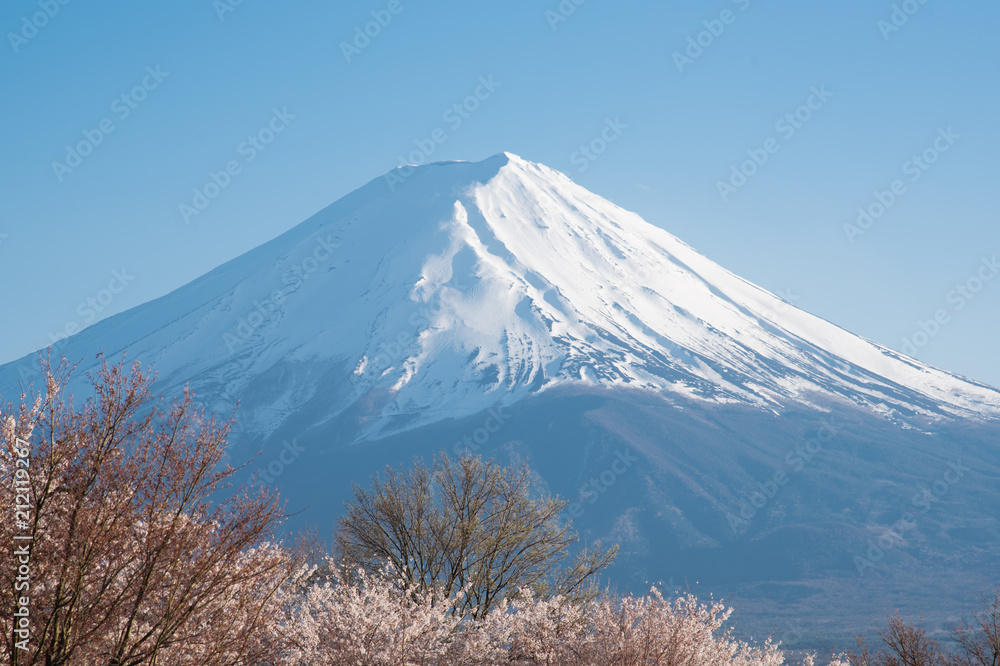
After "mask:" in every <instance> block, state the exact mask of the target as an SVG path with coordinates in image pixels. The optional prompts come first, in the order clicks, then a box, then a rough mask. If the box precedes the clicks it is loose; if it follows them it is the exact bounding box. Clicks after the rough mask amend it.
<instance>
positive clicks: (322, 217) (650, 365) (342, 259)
mask: <svg viewBox="0 0 1000 666" xmlns="http://www.w3.org/2000/svg"><path fill="white" fill-rule="evenodd" d="M102 348H103V349H104V350H105V351H106V352H108V354H109V355H110V356H112V357H114V356H116V355H117V354H118V353H119V352H120V351H121V350H126V349H127V350H128V353H129V358H131V359H139V360H141V361H143V362H144V363H147V364H149V365H151V366H152V367H153V368H154V369H156V370H157V371H158V372H159V376H160V379H161V382H162V383H165V384H167V385H169V388H177V387H179V386H180V385H182V384H183V383H184V382H188V381H190V382H191V383H192V386H194V387H195V389H196V390H197V391H199V392H200V393H201V394H202V395H206V396H209V397H210V398H211V399H212V400H214V401H217V402H218V403H219V404H225V403H227V402H232V401H234V400H235V399H236V398H240V399H241V400H243V401H244V409H243V410H242V414H243V415H242V417H241V426H242V428H243V429H249V430H251V431H253V432H255V433H258V434H261V435H266V434H268V433H270V432H273V431H274V430H275V429H277V428H278V427H280V426H281V424H283V423H284V422H285V421H286V420H287V419H288V418H290V417H291V416H292V415H295V414H298V413H301V412H302V411H303V408H304V406H306V405H308V406H309V412H310V414H311V417H310V418H312V420H313V424H318V423H322V422H324V421H327V420H330V419H333V418H336V417H339V416H342V415H344V414H348V413H350V414H355V417H354V418H355V420H356V422H357V424H358V427H357V432H356V434H355V435H356V436H355V440H356V441H357V440H361V439H375V438H378V437H382V436H386V435H389V434H393V433H397V432H401V431H405V430H408V429H411V428H416V427H418V426H420V425H424V424H427V423H432V422H435V421H439V420H442V419H446V418H461V417H464V416H467V415H469V414H473V413H476V412H479V411H480V410H483V409H485V408H487V407H489V406H491V405H495V404H497V403H501V404H505V405H509V404H512V403H514V402H517V401H518V400H520V399H522V398H524V397H525V396H527V395H529V394H532V393H535V392H539V391H547V390H549V389H551V388H553V387H556V386H564V385H570V384H574V383H581V382H582V383H587V384H600V385H608V386H628V387H633V388H642V389H649V390H653V391H657V392H662V393H664V394H666V395H672V394H677V395H679V396H683V397H685V398H696V399H699V400H704V401H709V402H714V403H745V404H749V405H756V406H758V407H760V408H761V409H767V410H771V411H776V412H781V410H782V409H784V408H785V407H786V406H788V405H791V404H797V405H809V406H815V407H820V408H823V406H824V405H826V404H829V403H830V402H831V401H834V402H840V403H843V402H847V403H850V404H854V405H857V406H861V407H863V408H865V409H870V410H874V411H876V412H881V413H883V414H885V415H888V416H890V417H891V418H906V417H912V416H927V417H932V418H947V417H962V418H973V419H992V418H995V417H997V416H998V415H1000V392H998V391H997V390H996V389H993V388H990V387H988V386H985V385H982V384H978V383H975V382H972V381H969V380H967V379H965V378H962V377H959V376H956V375H954V374H951V373H948V372H944V371H942V370H938V369H935V368H932V367H930V366H927V365H925V364H923V363H920V362H919V361H916V360H913V359H911V358H908V357H906V356H904V355H902V354H899V353H897V352H894V351H891V350H889V349H886V348H884V347H881V346H879V345H877V344H875V343H873V342H870V341H868V340H865V339H863V338H860V337H858V336H855V335H853V334H851V333H849V332H847V331H844V330H842V329H840V328H838V327H836V326H834V325H833V324H831V323H829V322H826V321H824V320H822V319H819V318H818V317H815V316H812V315H810V314H808V313H806V312H803V311H801V310H799V309H796V308H795V307H792V306H790V305H788V304H787V303H784V302H782V301H781V299H779V298H777V297H776V296H774V295H773V294H771V293H769V292H767V291H765V290H763V289H761V288H759V287H757V286H755V285H753V284H751V283H749V282H747V281H746V280H743V279H741V278H739V277H737V276H736V275H733V274H732V273H730V272H729V271H726V270H725V269H723V268H721V267H720V266H718V265H717V264H715V263H713V262H712V261H710V260H708V259H707V258H705V257H704V256H702V255H701V254H699V253H698V252H696V251H695V250H693V249H692V248H690V247H689V246H687V245H686V244H684V243H683V242H681V241H680V240H678V239H677V238H675V237H674V236H672V235H670V234H669V233H667V232H666V231H664V230H662V229H660V228H658V227H656V226H654V225H651V224H649V223H647V222H645V221H644V220H643V219H641V218H640V217H639V216H638V215H636V214H634V213H630V212H628V211H625V210H623V209H621V208H619V207H618V206H616V205H614V204H612V203H610V202H609V201H607V200H605V199H603V198H601V197H599V196H597V195H595V194H593V193H591V192H589V191H587V190H586V189H584V188H582V187H580V186H578V185H576V184H574V183H573V182H572V181H571V180H570V179H569V178H567V177H566V176H565V175H563V174H561V173H559V172H557V171H554V170H552V169H550V168H548V167H545V166H543V165H540V164H534V163H531V162H528V161H526V160H523V159H521V158H519V157H517V156H515V155H511V154H509V153H502V154H500V155H496V156H494V157H491V158H489V159H487V160H484V161H482V162H478V163H468V162H447V163H437V164H431V165H427V166H422V167H405V168H400V169H396V170H394V171H393V172H390V173H389V174H387V175H386V177H384V178H379V179H376V180H374V181H372V182H371V183H369V184H368V185H366V186H365V187H363V188H361V189H360V190H358V191H356V192H354V193H353V194H351V195H349V196H347V197H345V198H343V199H341V200H340V201H338V202H337V203H335V204H333V205H332V206H330V207H328V208H327V209H325V210H323V211H321V212H320V213H318V214H317V215H315V216H314V217H312V218H311V219H309V220H307V221H306V222H304V223H302V224H301V225H299V226H297V227H295V228H294V229H292V230H290V231H289V232H287V233H285V234H283V235H282V236H279V237H278V238H276V239H274V240H272V241H271V242H269V243H267V244H265V245H262V246H260V247H258V248H256V249H255V250H253V251H251V252H248V253H246V254H245V255H243V256H241V257H238V258H237V259H234V260H233V261H230V262H228V263H226V264H225V265H223V266H221V267H219V268H218V269H216V270H214V271H212V272H210V273H208V274H206V275H205V276H203V277H201V278H200V279H198V280H195V281H194V282H192V283H190V284H188V285H186V286H184V287H182V288H180V289H178V290H176V291H174V292H173V293H171V294H168V295H167V296H164V297H162V298H160V299H158V300H156V301H153V302H150V303H147V304H145V305H143V306H140V307H137V308H134V309H132V310H129V311H127V312H125V313H122V314H120V315H118V316H116V317H113V318H111V319H108V320H106V321H103V322H100V323H98V324H96V325H94V326H92V327H91V328H89V329H87V330H85V331H84V332H82V333H80V334H78V335H76V336H74V337H73V338H71V339H70V340H69V341H68V342H67V343H65V346H64V348H63V349H60V350H58V351H59V352H60V353H65V354H67V355H68V356H70V357H72V358H82V357H84V356H90V355H92V354H93V353H95V352H96V351H98V350H99V349H102ZM12 367H13V366H7V367H6V368H0V377H2V378H3V379H0V386H2V387H6V388H11V387H12V386H13V385H14V381H16V378H17V375H16V374H15V373H14V372H12ZM22 367H23V364H22ZM83 369H85V368H83ZM5 394H9V393H7V392H5Z"/></svg>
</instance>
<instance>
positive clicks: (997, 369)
mask: <svg viewBox="0 0 1000 666" xmlns="http://www.w3.org/2000/svg"><path fill="white" fill-rule="evenodd" d="M64 1H66V0H64ZM576 1H577V2H579V0H576ZM373 12H374V14H373ZM378 19H381V21H382V23H383V24H384V25H378V24H371V25H367V24H370V23H371V22H372V21H376V20H378ZM904 19H905V20H904ZM893 21H895V22H893ZM998 22H1000V5H997V4H996V3H991V2H986V1H985V0H982V1H963V0H950V1H949V2H945V1H944V0H925V1H924V2H923V3H921V2H920V0H907V2H896V3H893V2H891V1H890V0H864V1H862V0H843V1H841V2H837V3H832V2H830V3H813V2H801V0H770V1H769V2H764V1H763V0H714V1H712V2H675V3H661V2H651V1H650V2H646V1H638V0H618V1H617V2H609V1H608V0H586V1H585V2H582V3H581V4H576V3H575V2H574V1H573V0H565V1H564V2H562V4H560V2H559V1H558V0H535V1H532V2H518V1H508V2H503V3H501V2H481V3H468V2H465V3H459V2H456V1H452V0H439V1H438V2H434V3H431V2H421V1H420V0H392V1H390V0H378V1H373V2H338V3H320V2H307V1H304V0H289V1H286V2H282V3H265V2H260V1H259V0H243V1H242V2H240V3H239V4H235V0H218V1H217V2H213V1H212V0H197V1H191V0H180V1H178V2H175V3H170V4H164V5H156V4H150V3H140V4H131V3H129V4H120V3H114V4H107V5H105V4H101V3H85V2H75V1H68V2H67V4H62V3H61V2H60V1H59V0H40V1H39V0H34V1H33V2H28V1H22V0H17V1H14V2H8V3H5V4H4V6H3V8H2V10H0V28H2V30H3V32H4V35H5V37H4V41H3V44H2V45H0V86H2V88H0V89H2V90H3V91H5V95H4V104H3V109H4V110H3V114H4V120H5V123H4V125H5V127H4V130H5V131H4V132H3V138H2V139H0V182H2V183H3V190H2V192H3V195H2V196H0V279H2V281H3V284H4V286H5V289H4V290H3V296H2V299H3V301H2V305H3V311H4V313H5V321H4V326H3V333H2V334H0V362H5V361H8V360H12V359H14V358H17V357H20V356H22V355H23V354H26V353H28V352H30V351H32V350H33V349H37V348H39V347H42V346H44V345H46V344H48V343H49V341H50V340H51V339H52V337H53V336H57V335H58V334H59V333H60V332H62V331H65V330H67V329H69V330H73V329H74V328H75V327H82V326H85V325H88V324H90V323H93V321H96V320H99V319H100V318H103V317H105V316H108V315H110V314H114V313H115V312H119V311H122V310H124V309H127V308H129V307H132V306H135V305H138V304H140V303H143V302H145V301H148V300H150V299H153V298H155V297H157V296H159V295H162V294H164V293H167V292H169V291H171V290H173V289H175V288H176V287H178V286H180V285H182V284H184V283H186V282H188V281H190V280H192V279H193V278H195V277H197V276H199V275H201V274H203V273H205V272H206V271H208V270H210V269H211V268H213V267H215V266H217V265H218V264H220V263H222V262H224V261H226V260H228V259H230V258H232V257H234V256H237V255H239V254H241V253H243V252H245V251H246V250H249V249H251V248H253V247H255V246H257V245H259V244H261V243H262V242H264V241H266V240H268V239H270V238H272V237H274V236H276V235H278V234H280V233H281V232H283V231H285V230H287V229H289V228H291V227H292V226H294V225H296V224H297V223H299V222H301V221H302V220H304V219H305V218H306V217H308V216H309V215H311V214H312V213H314V212H316V211H317V210H319V209H321V208H323V207H324V206H326V205H328V204H330V203H332V202H333V201H335V200H336V199H338V198H340V197H341V196H343V195H345V194H347V193H349V192H350V191H352V190H354V189H355V188H357V187H359V186H361V185H363V184H364V183H366V182H367V181H369V180H371V179H372V178H375V177H378V176H380V175H382V174H383V173H384V172H386V171H388V170H389V169H391V168H393V167H394V166H396V165H397V164H399V162H400V156H401V155H402V156H403V157H404V159H406V160H407V161H409V155H410V154H411V153H413V151H416V150H418V145H420V144H418V143H417V142H422V145H424V146H429V145H430V144H428V143H427V140H428V139H429V137H431V136H432V135H434V132H435V130H440V131H439V132H438V133H437V134H436V136H437V138H438V139H439V142H438V143H434V151H433V154H430V155H427V156H426V161H436V160H439V159H468V160H480V159H483V158H486V157H488V156H490V155H492V154H495V153H498V152H500V151H503V150H506V151H510V152H514V153H517V154H519V155H521V156H522V157H525V158H526V159H530V160H533V161H537V162H542V163H545V164H547V165H549V166H551V167H553V168H556V169H559V170H561V171H564V172H565V173H567V174H568V175H570V176H571V177H572V178H574V179H575V180H576V181H577V182H579V183H580V184H582V185H584V186H585V187H587V188H589V189H591V190H593V191H594V192H596V193H598V194H600V195H602V196H605V197H607V198H609V199H611V200H612V201H614V202H616V203H618V204H619V205H621V206H623V207H625V208H628V209H631V210H634V211H636V212H638V213H640V214H641V215H642V216H643V217H645V218H646V219H647V220H648V221H650V222H652V223H653V224H657V225H659V226H662V227H663V228H665V229H667V230H668V231H670V232H671V233H673V234H675V235H676V236H678V237H680V238H681V239H683V240H685V241H686V242H688V243H689V244H691V245H692V246H694V247H695V248H697V249H698V250H700V251H701V252H703V253H704V254H706V255H707V256H708V257H710V258H711V259H713V260H715V261H717V262H719V263H721V264H722V265H723V266H725V267H727V268H729V269H730V270H732V271H734V272H736V273H738V274H740V275H742V276H743V277H745V278H747V279H749V280H751V281H753V282H756V283H757V284H760V285H761V286H763V287H765V288H768V289H770V290H772V291H774V292H776V293H779V294H780V295H782V296H784V297H786V298H787V299H788V300H790V301H792V302H793V303H794V304H795V305H797V306H799V307H802V308H804V309H806V310H808V311H810V312H812V313H814V314H817V315H819V316H822V317H824V318H826V319H828V320H830V321H833V322H835V323H837V324H839V325H841V326H843V327H844V328H847V329H849V330H851V331H854V332H856V333H859V334H861V335H864V336H866V337H868V338H871V339H873V340H875V341H877V342H880V343H882V344H885V345H887V346H889V347H892V348H896V349H904V348H905V346H906V343H905V342H904V341H909V342H910V345H911V346H910V348H909V349H906V351H908V352H909V353H911V354H915V355H916V356H917V357H918V358H920V359H921V360H924V361H927V362H930V363H932V364H934V365H938V366H940V367H943V368H946V369H949V370H953V371H955V372H959V373H961V374H964V375H967V376H970V377H972V378H975V379H979V380H981V381H984V382H987V383H991V384H994V385H1000V355H998V354H996V353H995V347H994V345H995V342H996V338H997V330H998V328H1000V307H998V306H1000V279H993V278H994V277H996V273H997V270H998V269H997V268H996V267H995V266H994V264H993V261H992V259H993V257H994V254H995V253H1000V225H998V224H997V221H998V212H1000V203H998V201H997V197H996V196H995V192H996V190H997V187H996V183H995V179H996V177H997V175H998V173H1000V170H998V167H997V161H996V160H997V155H1000V130H998V128H997V122H996V117H997V102H998V99H1000V85H998V84H1000V68H998V64H1000V41H998V40H997V39H996V37H995V34H996V33H995V30H996V28H995V26H996V25H997V24H998ZM366 25H367V27H368V30H369V32H370V33H372V34H374V35H375V36H374V37H371V38H368V40H367V42H366V41H365V38H363V37H357V36H358V34H359V32H360V33H362V34H363V32H364V30H365V28H366ZM344 44H349V45H351V46H349V47H345V46H344ZM481 81H487V82H489V85H488V86H486V85H484V84H483V83H481ZM477 90H478V92H479V95H480V97H481V98H482V99H479V100H476V103H473V104H469V105H467V107H469V106H471V107H476V108H474V109H473V110H467V108H464V109H462V110H461V111H456V110H455V109H454V106H455V105H456V104H459V105H461V104H463V103H464V101H465V100H466V98H467V97H469V96H470V95H475V94H476V92H477ZM460 108H461V107H460ZM789 115H790V117H789ZM609 122H610V123H612V124H614V125H615V126H616V127H617V128H618V129H616V130H615V132H611V133H609V134H608V135H609V136H614V137H615V140H614V141H613V142H612V143H609V144H607V145H606V146H604V148H605V149H604V150H603V152H601V153H600V154H592V157H593V159H591V158H590V157H586V156H585V154H584V153H583V152H582V151H581V150H580V149H581V146H587V145H593V146H594V147H595V148H596V149H600V148H602V144H601V141H599V140H598V139H599V137H601V135H602V131H603V130H604V128H605V127H607V126H608V123H609ZM251 137H253V138H251ZM442 137H443V140H441V139H442ZM81 143H82V144H83V145H82V148H80V150H79V151H78V154H76V155H74V154H67V147H72V148H73V149H74V151H75V150H76V148H77V147H80V144H81ZM427 152H430V151H427ZM79 153H88V154H86V155H80V154H79ZM251 158H252V159H251ZM914 158H916V159H914ZM748 160H751V161H750V162H748ZM753 160H756V162H754V161H753ZM56 163H58V164H56ZM227 166H228V167H229V168H230V169H231V172H230V173H228V174H227V173H224V172H225V171H226V169H227ZM734 169H735V172H734ZM741 169H742V171H743V173H742V174H741V173H740V170H741ZM212 173H214V174H216V175H215V181H216V184H219V185H221V184H224V185H225V186H224V187H221V186H219V187H217V188H216V189H213V186H214V185H215V184H213V181H212V177H211V174H212ZM746 174H750V175H749V176H748V175H746ZM720 183H725V185H723V186H720ZM206 186H208V190H209V193H212V194H215V195H216V196H214V197H213V198H211V199H210V200H208V199H206V200H204V201H198V200H197V197H196V194H195V190H196V189H197V190H199V191H201V192H203V193H204V190H205V188H206ZM894 190H895V191H894ZM205 203H207V206H205V207H204V210H200V211H198V212H197V214H194V213H192V212H191V210H192V209H195V204H205ZM182 205H187V206H190V207H191V209H182V208H181V206H182ZM859 207H860V208H862V209H867V210H868V211H869V213H870V214H872V217H870V218H868V219H864V218H863V219H862V222H861V224H860V225H859V224H858V218H859V211H858V209H859ZM184 210H187V213H186V214H185V212H184ZM880 211H881V212H880ZM845 225H849V226H847V227H846V228H845ZM850 225H854V226H850ZM113 292H118V293H113ZM109 297H110V298H109ZM88 299H90V300H91V301H92V302H91V303H89V304H88ZM102 299H103V301H104V302H103V303H102V302H101V300H102ZM935 317H936V318H937V321H933V320H934V319H935Z"/></svg>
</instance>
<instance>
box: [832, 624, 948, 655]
mask: <svg viewBox="0 0 1000 666" xmlns="http://www.w3.org/2000/svg"><path fill="white" fill-rule="evenodd" d="M876 634H877V635H878V637H879V639H880V640H881V642H882V643H883V644H884V645H885V648H884V649H882V650H879V651H877V652H872V651H871V649H870V648H869V647H868V644H867V641H866V640H865V639H864V637H862V636H860V635H858V636H855V641H856V642H857V646H858V649H857V650H855V651H852V652H850V653H848V658H849V661H850V663H851V664H852V666H943V665H945V664H949V663H951V662H950V659H951V657H950V655H948V654H947V653H946V652H945V651H944V650H942V649H941V645H940V644H939V643H938V642H937V641H936V640H934V639H933V638H930V637H929V636H927V632H926V631H925V630H924V629H923V628H922V627H919V626H917V625H916V624H913V623H912V622H910V621H909V620H904V619H903V618H902V616H900V614H899V612H898V611H897V612H896V613H895V614H894V615H892V616H891V617H888V618H886V624H885V626H883V627H879V628H877V629H876Z"/></svg>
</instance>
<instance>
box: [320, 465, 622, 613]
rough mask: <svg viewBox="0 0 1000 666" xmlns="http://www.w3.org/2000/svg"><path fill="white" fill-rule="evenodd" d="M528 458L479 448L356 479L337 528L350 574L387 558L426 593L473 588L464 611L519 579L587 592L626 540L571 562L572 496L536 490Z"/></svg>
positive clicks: (528, 584) (486, 607) (539, 587)
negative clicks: (487, 455) (510, 461)
mask: <svg viewBox="0 0 1000 666" xmlns="http://www.w3.org/2000/svg"><path fill="white" fill-rule="evenodd" d="M536 495H537V493H536V492H535V488H534V485H533V483H532V474H531V471H530V470H529V468H528V467H527V466H526V465H524V464H523V463H515V464H514V465H512V466H509V467H501V466H499V465H497V464H495V463H493V462H490V461H486V460H483V459H482V458H481V457H479V456H471V455H466V456H462V457H461V458H459V459H458V460H452V459H451V458H449V457H448V456H447V455H445V454H439V455H438V456H436V457H435V459H434V464H433V467H432V468H428V467H427V465H425V464H424V463H423V462H421V461H419V460H415V461H414V464H413V467H412V468H411V469H410V470H409V471H403V470H395V469H392V468H387V469H386V470H385V473H384V475H380V476H376V477H374V478H373V479H372V481H371V489H370V490H365V489H363V488H361V487H360V486H357V485H355V487H354V501H353V502H348V503H347V505H346V506H347V511H346V514H345V516H344V517H343V518H342V519H341V520H340V523H339V525H338V528H337V532H336V535H335V537H336V550H337V555H338V561H339V562H340V563H341V564H342V565H343V566H344V567H345V570H346V571H347V572H348V573H349V572H350V570H352V569H355V568H361V569H363V570H365V571H367V572H370V573H377V572H378V571H380V570H381V569H382V568H383V567H384V566H385V565H386V563H388V564H389V566H390V570H391V571H392V573H393V575H394V576H397V577H399V578H400V579H401V580H402V581H404V582H405V584H406V585H407V587H408V588H410V589H413V590H415V591H416V592H418V593H423V592H425V591H427V590H439V591H441V593H442V594H444V595H445V596H447V597H448V598H451V597H452V596H454V595H456V594H457V593H458V592H459V591H462V590H464V593H465V597H464V599H463V601H462V602H461V603H460V604H458V605H457V612H459V613H461V614H463V615H466V614H467V615H471V616H472V617H482V616H484V615H485V614H486V613H488V612H489V611H490V609H491V608H493V607H494V606H495V605H496V604H497V603H498V602H500V601H501V600H503V599H504V598H505V597H507V596H508V595H511V594H512V593H513V592H514V591H515V590H516V589H517V588H518V587H520V588H525V589H529V588H530V589H532V590H535V591H536V592H537V593H538V594H541V595H543V596H544V595H554V594H561V595H564V596H569V597H574V596H575V597H578V598H581V599H583V598H587V597H589V596H590V595H592V594H593V593H594V592H595V590H594V585H593V583H594V581H595V580H596V579H595V575H596V574H597V573H598V572H599V571H601V570H602V569H604V568H605V567H607V566H608V565H610V564H611V562H612V561H613V560H614V557H615V555H616V553H617V547H613V548H610V549H607V550H604V549H601V547H600V544H596V546H595V548H594V549H592V550H586V549H585V550H584V551H583V552H582V553H581V554H580V555H578V556H577V558H576V559H575V560H573V561H572V562H570V563H568V564H564V560H565V559H566V557H567V554H568V551H567V549H568V547H569V546H570V545H571V544H573V543H575V542H576V541H577V540H578V538H577V535H576V533H575V532H573V531H572V529H571V527H570V524H569V522H568V521H564V520H562V519H561V512H562V510H563V508H564V507H565V505H566V503H565V502H564V501H561V500H559V499H557V498H552V497H548V496H541V495H538V496H536Z"/></svg>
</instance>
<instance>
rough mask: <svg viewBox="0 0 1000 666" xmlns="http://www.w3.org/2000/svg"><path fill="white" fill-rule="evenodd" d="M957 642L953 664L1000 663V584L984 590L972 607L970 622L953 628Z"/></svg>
mask: <svg viewBox="0 0 1000 666" xmlns="http://www.w3.org/2000/svg"><path fill="white" fill-rule="evenodd" d="M951 638H952V640H953V641H955V643H957V644H958V654H957V655H956V656H955V659H954V663H955V664H956V666H1000V586H997V587H996V588H994V589H993V590H992V591H991V592H990V593H987V594H984V595H983V597H982V599H981V601H980V604H979V607H978V608H976V609H975V610H973V611H972V623H971V624H969V623H966V624H963V625H961V626H959V627H957V628H956V629H955V630H954V631H952V634H951Z"/></svg>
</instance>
